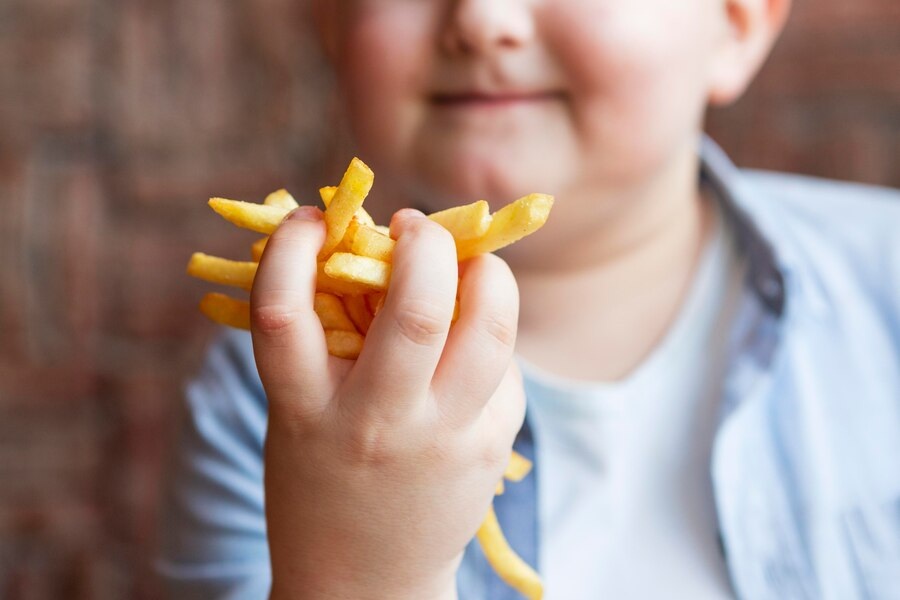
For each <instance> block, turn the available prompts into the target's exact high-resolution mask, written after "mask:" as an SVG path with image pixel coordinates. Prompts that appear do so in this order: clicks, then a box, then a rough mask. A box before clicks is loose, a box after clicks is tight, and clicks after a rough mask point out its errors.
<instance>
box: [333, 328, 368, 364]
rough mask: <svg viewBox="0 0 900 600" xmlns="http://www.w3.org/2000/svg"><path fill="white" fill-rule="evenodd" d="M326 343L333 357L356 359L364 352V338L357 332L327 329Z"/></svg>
mask: <svg viewBox="0 0 900 600" xmlns="http://www.w3.org/2000/svg"><path fill="white" fill-rule="evenodd" d="M325 343H326V344H327V345H328V353H329V354H331V355H332V356H337V357H338V358H350V359H355V358H358V357H359V353H360V352H361V351H362V346H363V336H361V335H360V334H358V333H357V332H355V331H341V330H338V329H326V330H325Z"/></svg>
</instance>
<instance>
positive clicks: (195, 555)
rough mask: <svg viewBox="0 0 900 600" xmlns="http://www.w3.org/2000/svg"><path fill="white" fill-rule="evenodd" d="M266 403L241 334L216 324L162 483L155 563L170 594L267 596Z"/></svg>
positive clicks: (246, 336) (187, 398)
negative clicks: (219, 333) (221, 329)
mask: <svg viewBox="0 0 900 600" xmlns="http://www.w3.org/2000/svg"><path fill="white" fill-rule="evenodd" d="M267 412H268V406H267V403H266V398H265V394H264V392H263V388H262V385H261V383H260V381H259V376H258V374H257V372H256V366H255V364H254V361H253V352H252V347H251V343H250V336H249V334H247V333H246V332H236V331H228V332H225V333H223V334H222V336H221V337H220V338H219V339H218V340H217V341H216V342H215V343H214V344H213V346H212V347H211V349H210V351H209V353H208V355H207V357H206V360H205V363H204V365H203V368H202V370H201V372H200V374H199V376H198V377H197V378H196V379H194V380H193V381H192V382H191V383H190V384H189V385H188V386H187V388H186V393H185V399H184V406H183V411H182V413H183V414H182V419H181V424H180V429H179V432H178V436H177V438H176V445H175V447H174V448H173V451H172V460H171V463H170V466H169V469H168V474H167V478H166V481H165V484H164V495H163V503H162V513H161V520H160V524H161V530H160V544H159V556H158V560H157V561H156V569H157V572H158V573H159V575H160V576H161V578H162V581H163V583H164V587H165V589H166V591H167V592H168V594H169V596H170V597H172V598H186V599H192V598H204V599H242V600H243V599H253V598H267V597H268V594H269V589H270V586H271V569H270V563H269V549H268V544H267V540H266V520H265V513H264V504H263V442H264V439H265V431H266V417H267Z"/></svg>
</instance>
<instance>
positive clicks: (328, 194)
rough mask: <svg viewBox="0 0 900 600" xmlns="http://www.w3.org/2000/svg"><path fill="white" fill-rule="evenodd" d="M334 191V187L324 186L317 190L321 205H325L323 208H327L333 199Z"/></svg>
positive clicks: (335, 188) (335, 189) (335, 187)
mask: <svg viewBox="0 0 900 600" xmlns="http://www.w3.org/2000/svg"><path fill="white" fill-rule="evenodd" d="M336 191H337V186H336V185H326V186H325V187H320V188H319V198H321V199H322V204H324V205H325V208H328V205H329V204H331V199H332V198H334V193H335V192H336Z"/></svg>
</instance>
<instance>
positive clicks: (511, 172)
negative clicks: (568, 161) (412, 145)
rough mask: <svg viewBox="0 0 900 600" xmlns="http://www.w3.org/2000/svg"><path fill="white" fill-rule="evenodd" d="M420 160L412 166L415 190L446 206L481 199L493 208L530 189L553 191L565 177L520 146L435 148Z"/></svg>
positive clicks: (520, 195)
mask: <svg viewBox="0 0 900 600" xmlns="http://www.w3.org/2000/svg"><path fill="white" fill-rule="evenodd" d="M421 159H422V160H420V161H417V162H418V165H417V166H416V168H415V172H416V175H415V179H416V180H418V182H419V185H418V187H419V189H420V190H421V191H422V192H423V193H426V194H429V195H430V196H432V197H436V198H440V199H441V200H440V202H441V204H446V206H452V205H455V204H459V203H460V202H474V201H475V200H482V199H484V200H487V201H488V202H490V204H491V208H492V209H493V210H496V209H497V208H500V207H501V206H503V205H505V204H507V203H509V202H512V201H513V200H515V199H517V198H520V197H522V196H525V195H527V194H530V193H533V192H542V193H548V194H553V193H556V192H557V191H558V190H559V189H561V185H560V182H561V181H562V180H564V179H565V176H564V174H562V173H560V172H559V170H556V169H553V168H552V167H553V165H552V164H551V163H550V161H547V160H541V159H540V157H537V156H528V155H527V154H525V153H523V152H521V148H520V149H518V151H516V149H511V148H505V149H503V150H501V149H497V150H482V151H479V152H458V151H457V152H453V151H449V152H444V153H441V151H440V150H439V149H435V150H432V151H430V152H429V153H428V154H425V155H423V156H422V157H421Z"/></svg>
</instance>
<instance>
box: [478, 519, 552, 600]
mask: <svg viewBox="0 0 900 600" xmlns="http://www.w3.org/2000/svg"><path fill="white" fill-rule="evenodd" d="M477 537H478V543H480V544H481V548H482V550H484V556H485V558H487V561H488V562H489V563H490V565H491V567H493V569H494V571H495V572H496V573H497V575H499V576H500V579H502V580H503V581H505V582H506V583H507V584H509V585H510V586H511V587H513V588H515V589H516V590H518V591H519V592H521V594H522V595H523V596H525V597H526V598H528V600H541V598H543V596H544V588H543V586H542V585H541V579H540V577H539V576H538V574H537V573H536V572H535V571H534V569H532V568H531V567H530V566H528V564H527V563H526V562H525V561H524V560H522V559H521V558H520V557H519V555H518V554H516V553H515V551H513V549H512V548H510V547H509V543H508V542H507V541H506V538H505V537H504V536H503V531H502V530H501V529H500V523H499V522H498V521H497V513H496V512H494V507H493V506H491V508H490V510H488V514H487V516H486V517H485V518H484V521H483V522H482V523H481V527H479V528H478V534H477Z"/></svg>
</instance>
